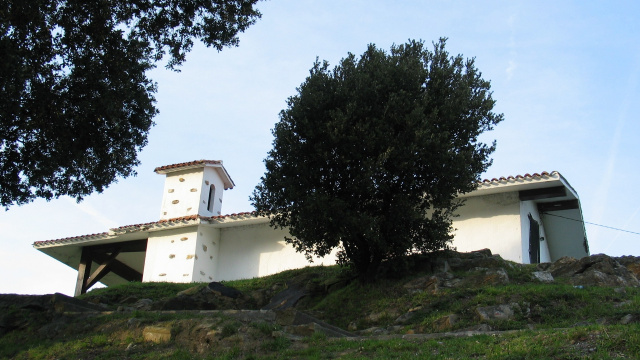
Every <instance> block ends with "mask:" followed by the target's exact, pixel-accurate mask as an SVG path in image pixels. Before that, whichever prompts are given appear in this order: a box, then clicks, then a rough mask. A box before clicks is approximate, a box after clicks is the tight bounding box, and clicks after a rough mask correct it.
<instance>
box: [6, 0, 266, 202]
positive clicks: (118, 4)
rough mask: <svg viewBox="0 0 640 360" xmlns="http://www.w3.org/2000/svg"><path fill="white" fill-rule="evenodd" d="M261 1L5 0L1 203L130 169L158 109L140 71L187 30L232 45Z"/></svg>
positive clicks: (177, 55) (177, 51)
mask: <svg viewBox="0 0 640 360" xmlns="http://www.w3.org/2000/svg"><path fill="white" fill-rule="evenodd" d="M257 1H258V0H5V1H2V2H1V4H0V54H1V56H2V58H1V61H0V94H2V96H0V204H1V205H2V206H5V207H8V206H10V205H15V204H23V203H27V202H30V201H32V200H33V199H34V198H37V197H42V198H45V199H51V198H55V197H59V196H61V195H70V196H73V197H76V198H77V199H78V200H80V199H81V198H82V197H83V196H85V195H88V194H90V193H92V192H93V191H102V190H103V189H104V188H105V187H106V186H108V185H109V184H111V183H112V182H113V181H115V180H116V178H117V177H127V176H130V175H132V174H134V173H135V172H134V170H133V167H134V166H135V165H137V164H138V159H137V152H138V151H139V150H140V149H141V148H142V147H143V146H144V145H145V144H146V142H147V133H148V131H149V129H150V127H151V126H152V125H153V121H152V119H153V117H154V116H155V115H156V114H157V112H158V111H157V109H156V108H155V106H154V104H155V99H154V93H155V91H156V85H155V83H154V82H153V81H151V80H150V79H149V78H148V77H147V72H148V71H149V70H150V69H152V68H153V67H154V64H155V63H156V62H157V61H159V60H161V59H162V58H163V57H164V56H167V58H168V60H167V67H168V68H170V69H175V68H176V66H178V65H180V64H181V63H182V62H183V61H184V60H185V55H186V53H187V52H189V50H190V49H191V48H192V46H193V43H194V40H201V41H202V42H204V43H205V44H206V45H207V46H211V47H214V48H215V49H217V50H221V49H222V48H223V47H226V46H234V45H237V44H238V37H237V36H238V34H239V33H240V32H242V31H244V30H245V29H246V28H248V27H249V26H250V25H251V24H253V23H254V22H255V21H256V19H257V18H259V17H260V13H259V12H258V11H257V9H255V8H254V6H255V3H256V2H257Z"/></svg>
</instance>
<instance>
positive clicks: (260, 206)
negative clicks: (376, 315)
mask: <svg viewBox="0 0 640 360" xmlns="http://www.w3.org/2000/svg"><path fill="white" fill-rule="evenodd" d="M445 43H446V39H441V40H440V41H439V42H437V43H434V47H433V51H430V50H428V49H427V48H426V47H425V46H424V43H423V42H419V41H409V42H408V43H406V44H403V45H398V46H395V45H394V46H392V47H391V51H390V52H386V51H384V50H381V49H378V48H376V46H375V45H369V47H368V49H367V50H366V52H365V53H364V54H362V55H361V56H360V57H359V58H356V56H355V55H353V54H348V56H347V57H346V58H344V59H342V60H341V61H340V63H339V64H338V65H337V66H335V67H334V68H333V69H330V68H329V64H328V63H327V62H326V61H324V62H319V61H317V60H316V62H315V64H314V65H313V67H312V68H311V70H310V75H309V76H308V77H307V79H306V80H305V81H304V82H303V83H302V84H301V85H300V87H299V88H298V89H297V94H296V95H294V96H292V97H290V98H289V99H288V101H287V108H286V109H284V110H282V111H281V112H280V120H279V122H278V123H277V124H276V125H275V128H274V129H273V135H274V141H273V149H272V150H271V151H269V153H268V156H267V158H266V159H265V165H266V172H265V174H264V176H263V177H262V178H261V182H260V184H259V185H258V186H257V187H256V189H255V190H254V192H253V195H252V196H251V201H252V202H253V205H254V206H255V208H256V210H257V211H258V212H259V213H261V214H266V215H269V216H270V217H271V225H272V226H274V227H284V228H288V229H289V232H290V234H291V236H292V237H291V238H288V239H287V241H288V242H289V243H291V244H293V245H294V247H295V248H296V250H298V251H300V252H304V253H305V254H306V255H307V257H308V258H311V257H312V256H313V255H317V256H324V255H327V254H329V253H330V252H331V251H332V250H333V249H334V248H340V249H341V250H340V253H339V256H340V258H341V259H342V260H343V261H345V262H348V263H350V264H351V265H352V266H353V267H354V268H355V270H356V271H357V272H358V273H359V274H360V276H361V277H362V278H363V279H373V278H375V277H376V276H377V275H378V271H379V269H380V266H381V264H382V263H383V262H384V261H385V260H390V259H397V258H402V257H403V256H405V255H407V254H409V253H412V252H430V251H433V250H437V249H441V248H444V247H447V246H448V244H449V243H450V241H451V239H452V235H451V230H452V229H451V216H452V215H453V214H454V211H455V209H456V207H457V206H459V203H458V201H457V200H456V197H457V195H458V193H464V192H469V191H471V190H473V189H474V187H475V184H476V183H477V180H479V176H480V174H481V173H482V172H483V171H484V170H485V169H486V168H487V167H488V166H489V165H490V163H491V160H490V158H489V156H490V154H491V153H492V152H493V151H494V150H495V141H494V142H493V143H492V144H485V143H482V142H481V141H479V139H478V137H479V135H480V134H481V133H483V132H484V131H487V130H491V129H492V128H493V126H494V125H496V124H497V123H499V122H500V121H502V119H503V115H502V114H496V113H494V112H493V107H494V104H495V101H494V100H493V99H492V96H491V95H492V93H491V91H490V83H489V81H486V80H484V79H483V78H482V76H481V73H480V71H478V70H477V69H476V67H475V65H474V60H473V59H466V60H465V59H463V57H462V56H461V55H458V56H450V55H449V54H448V53H447V51H446V50H445Z"/></svg>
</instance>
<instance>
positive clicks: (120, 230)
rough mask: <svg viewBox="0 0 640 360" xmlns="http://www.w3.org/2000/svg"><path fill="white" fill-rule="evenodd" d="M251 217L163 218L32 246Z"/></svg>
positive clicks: (252, 213) (252, 214)
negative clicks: (161, 227)
mask: <svg viewBox="0 0 640 360" xmlns="http://www.w3.org/2000/svg"><path fill="white" fill-rule="evenodd" d="M251 217H258V214H257V212H255V211H247V212H240V213H233V214H228V215H218V216H200V215H189V216H182V217H178V218H172V219H165V220H159V221H153V222H148V223H142V224H133V225H125V226H120V227H117V228H112V229H111V231H110V232H102V233H98V234H90V235H80V236H71V237H67V238H62V239H55V240H45V241H36V242H34V243H33V246H34V247H43V246H48V245H61V244H69V243H73V242H78V241H82V240H90V239H97V238H102V237H106V236H109V235H115V234H116V233H123V232H125V233H126V232H137V231H146V230H148V229H149V228H151V227H156V226H163V225H166V226H172V225H176V224H178V223H187V222H189V221H193V220H201V221H206V222H209V223H216V222H221V221H222V220H226V219H230V220H241V219H247V218H251Z"/></svg>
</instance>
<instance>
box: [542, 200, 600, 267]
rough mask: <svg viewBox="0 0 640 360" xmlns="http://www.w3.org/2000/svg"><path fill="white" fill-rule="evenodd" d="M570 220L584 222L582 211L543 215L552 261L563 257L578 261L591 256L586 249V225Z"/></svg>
mask: <svg viewBox="0 0 640 360" xmlns="http://www.w3.org/2000/svg"><path fill="white" fill-rule="evenodd" d="M551 214H553V215H558V216H562V217H557V216H552V215H551ZM568 219H580V220H582V213H581V212H580V209H570V210H560V211H552V212H550V214H548V215H543V221H544V224H545V228H546V233H547V235H548V238H549V239H550V240H549V241H548V243H549V252H550V256H551V260H550V261H556V260H558V259H559V258H561V257H562V256H571V257H575V258H577V259H580V258H582V257H584V256H589V251H587V250H588V249H585V242H586V239H585V238H586V235H585V232H584V224H582V223H581V222H577V221H573V220H568Z"/></svg>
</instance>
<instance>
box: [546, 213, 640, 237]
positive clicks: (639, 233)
mask: <svg viewBox="0 0 640 360" xmlns="http://www.w3.org/2000/svg"><path fill="white" fill-rule="evenodd" d="M543 214H544V215H549V216H555V217H559V218H563V219H567V220H573V221H577V222H581V223H583V224H589V225H594V226H600V227H603V228H607V229H611V230H617V231H624V232H626V233H630V234H635V235H640V232H635V231H629V230H624V229H618V228H615V227H613V226H607V225H601V224H596V223H592V222H588V221H584V220H578V219H573V218H569V217H566V216H562V215H556V214H551V213H548V212H543Z"/></svg>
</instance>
